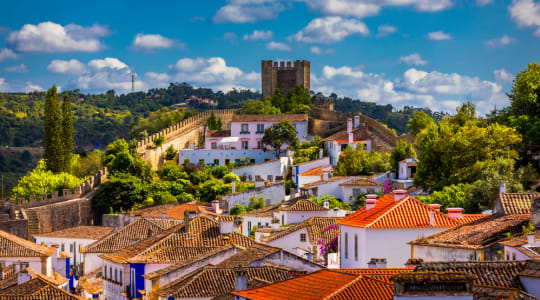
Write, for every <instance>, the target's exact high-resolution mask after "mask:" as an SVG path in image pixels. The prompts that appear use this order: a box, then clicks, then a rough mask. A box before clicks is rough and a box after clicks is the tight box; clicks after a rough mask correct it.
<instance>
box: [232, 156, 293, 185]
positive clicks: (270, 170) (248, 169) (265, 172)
mask: <svg viewBox="0 0 540 300" xmlns="http://www.w3.org/2000/svg"><path fill="white" fill-rule="evenodd" d="M290 161H291V159H290V158H289V157H281V158H279V159H275V160H272V161H268V162H263V163H260V164H255V165H249V166H242V167H238V168H234V169H233V170H232V172H233V173H234V174H236V175H238V176H240V175H245V176H247V177H251V178H252V179H255V178H256V177H257V176H260V177H261V178H262V179H264V180H270V179H269V177H268V176H269V175H270V176H271V180H270V181H272V182H275V181H277V180H276V176H281V177H282V178H281V180H283V179H284V178H285V175H287V169H288V168H289V165H290Z"/></svg>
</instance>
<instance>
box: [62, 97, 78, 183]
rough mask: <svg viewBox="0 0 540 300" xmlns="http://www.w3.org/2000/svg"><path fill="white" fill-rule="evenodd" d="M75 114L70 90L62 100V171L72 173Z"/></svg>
mask: <svg viewBox="0 0 540 300" xmlns="http://www.w3.org/2000/svg"><path fill="white" fill-rule="evenodd" d="M74 147H75V144H74V142H73V116H72V114H71V101H70V100H69V94H68V92H65V93H64V101H63V102H62V171H64V172H68V173H71V156H72V154H73V148H74Z"/></svg>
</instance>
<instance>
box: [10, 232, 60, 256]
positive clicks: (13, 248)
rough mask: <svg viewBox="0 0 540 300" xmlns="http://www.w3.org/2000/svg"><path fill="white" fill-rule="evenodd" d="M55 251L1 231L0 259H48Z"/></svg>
mask: <svg viewBox="0 0 540 300" xmlns="http://www.w3.org/2000/svg"><path fill="white" fill-rule="evenodd" d="M54 251H55V249H54V247H49V246H45V245H38V244H36V243H33V242H30V241H28V240H25V239H22V238H20V237H18V236H16V235H13V234H9V233H7V232H5V231H2V230H0V257H47V256H51V255H53V254H54Z"/></svg>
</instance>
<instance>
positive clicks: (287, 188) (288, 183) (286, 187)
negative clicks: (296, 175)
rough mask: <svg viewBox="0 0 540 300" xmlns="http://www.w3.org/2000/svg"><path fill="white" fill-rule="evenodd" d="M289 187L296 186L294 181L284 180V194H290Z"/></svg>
mask: <svg viewBox="0 0 540 300" xmlns="http://www.w3.org/2000/svg"><path fill="white" fill-rule="evenodd" d="M291 188H296V184H294V181H292V180H290V179H288V180H286V181H285V194H286V195H290V194H291Z"/></svg>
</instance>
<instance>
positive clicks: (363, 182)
mask: <svg viewBox="0 0 540 300" xmlns="http://www.w3.org/2000/svg"><path fill="white" fill-rule="evenodd" d="M339 185H340V186H343V185H344V186H382V184H380V183H377V182H376V181H374V180H370V179H366V178H355V179H353V180H349V181H346V182H344V183H340V184H339Z"/></svg>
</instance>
